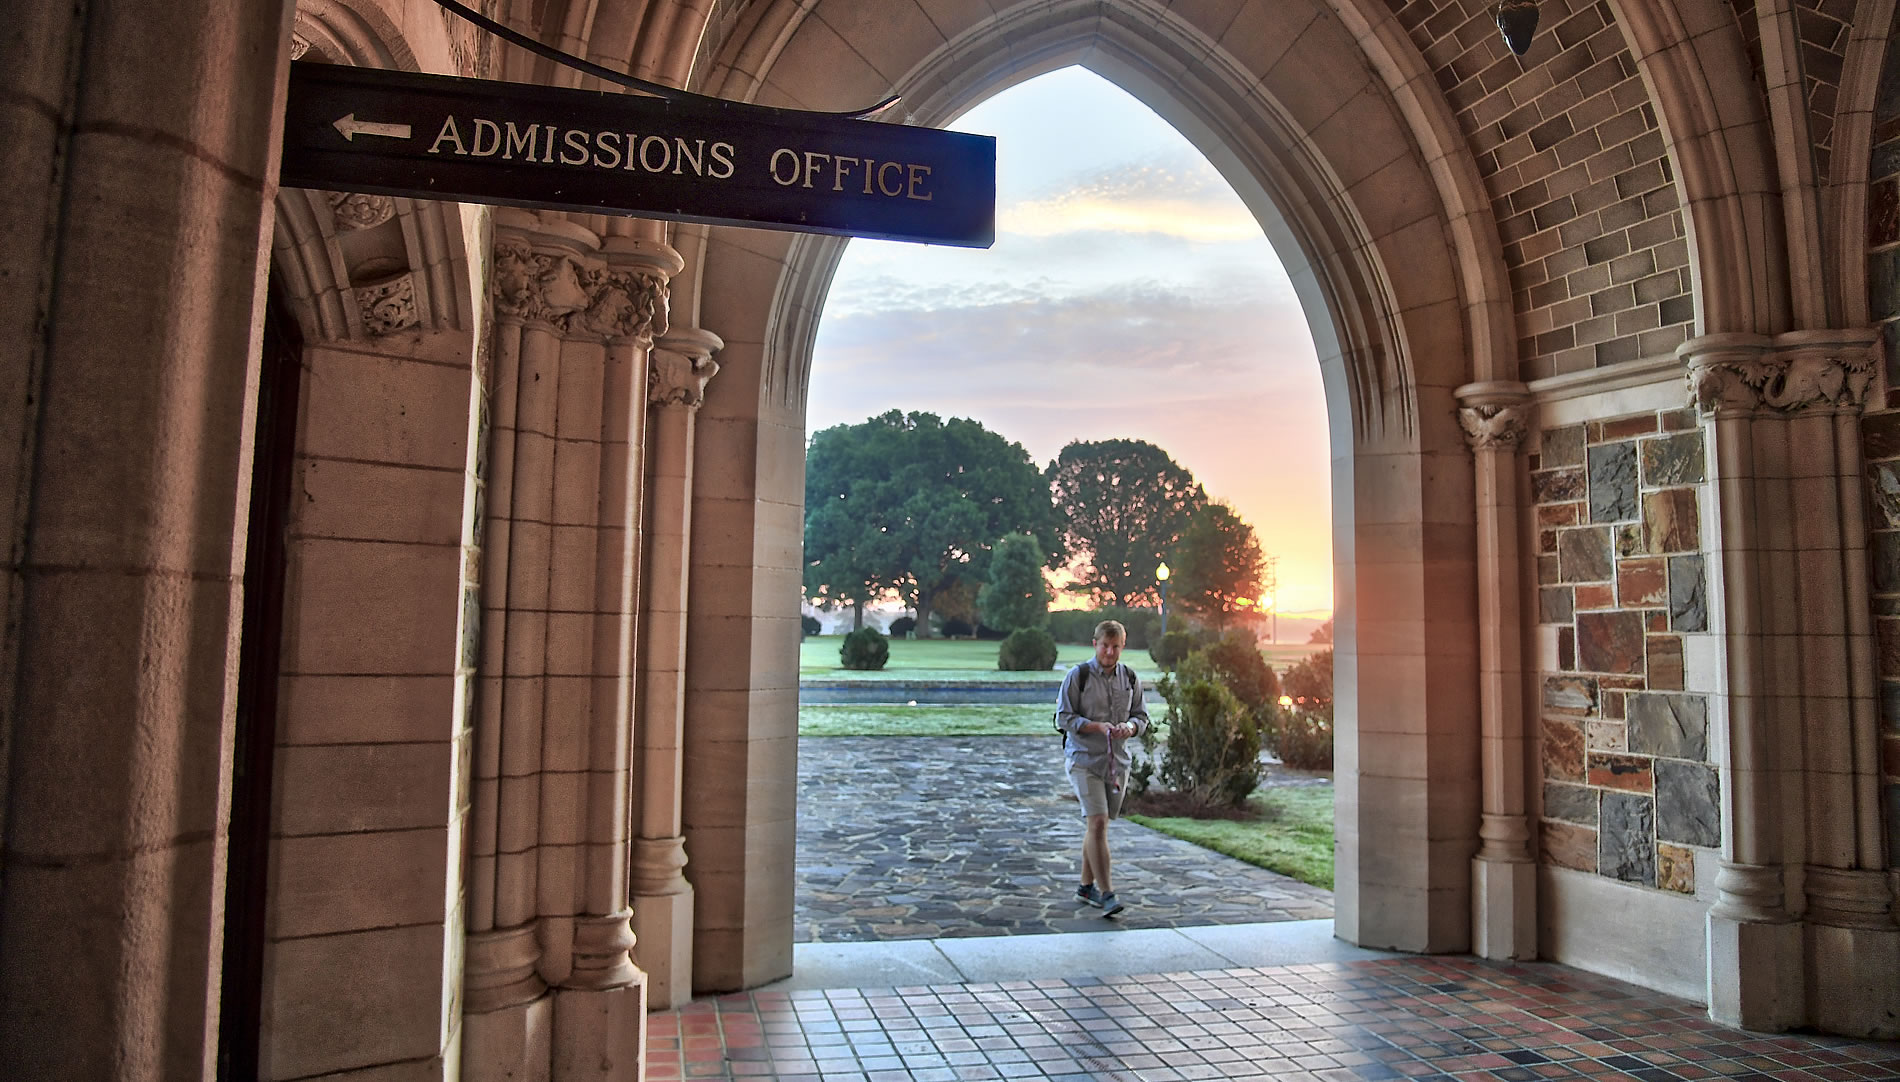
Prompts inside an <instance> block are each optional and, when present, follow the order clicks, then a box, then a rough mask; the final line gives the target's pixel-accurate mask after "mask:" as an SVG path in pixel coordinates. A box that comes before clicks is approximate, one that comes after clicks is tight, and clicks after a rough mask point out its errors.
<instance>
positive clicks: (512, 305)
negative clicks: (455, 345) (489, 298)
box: [490, 237, 589, 333]
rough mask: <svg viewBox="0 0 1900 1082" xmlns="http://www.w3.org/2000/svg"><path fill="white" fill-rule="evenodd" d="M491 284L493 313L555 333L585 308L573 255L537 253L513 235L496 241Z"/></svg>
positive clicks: (585, 292) (578, 272) (585, 291)
mask: <svg viewBox="0 0 1900 1082" xmlns="http://www.w3.org/2000/svg"><path fill="white" fill-rule="evenodd" d="M492 283H493V284H492V285H491V286H490V292H491V294H492V295H493V297H494V301H495V315H497V316H499V317H500V318H502V319H509V320H515V321H517V322H520V323H535V324H540V325H542V326H545V327H548V328H550V329H552V330H554V331H555V332H556V333H565V332H566V331H567V321H568V317H570V316H572V315H573V314H574V313H576V312H580V311H584V310H585V309H586V308H587V306H588V302H589V297H588V296H587V290H586V289H585V288H584V287H582V285H581V278H580V268H579V267H578V266H577V265H576V264H575V262H574V259H573V257H572V256H569V255H565V254H562V253H559V252H537V251H535V250H534V248H533V247H531V246H530V245H529V244H528V242H527V241H525V240H522V239H520V238H516V237H506V238H501V239H498V240H496V242H495V270H494V275H493V277H492Z"/></svg>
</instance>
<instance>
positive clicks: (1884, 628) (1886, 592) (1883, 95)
mask: <svg viewBox="0 0 1900 1082" xmlns="http://www.w3.org/2000/svg"><path fill="white" fill-rule="evenodd" d="M1869 173H1870V176H1869V177H1868V180H1869V186H1868V190H1867V262H1868V267H1867V291H1868V296H1867V300H1868V310H1869V311H1870V312H1871V313H1872V315H1873V318H1874V320H1875V321H1876V322H1877V323H1878V325H1879V326H1880V327H1881V330H1882V331H1883V332H1884V337H1885V339H1886V347H1887V372H1886V377H1887V378H1886V381H1885V382H1886V386H1887V392H1886V402H1885V407H1886V408H1885V409H1874V410H1871V411H1870V412H1869V413H1868V414H1867V416H1866V418H1865V419H1864V420H1863V421H1862V424H1861V436H1862V447H1863V450H1864V451H1865V454H1866V459H1867V473H1868V483H1869V490H1870V491H1869V493H1868V495H1869V499H1868V502H1867V506H1868V517H1869V520H1870V522H1871V524H1872V526H1873V529H1874V535H1873V538H1872V542H1873V549H1872V554H1871V555H1872V559H1871V563H1872V564H1873V576H1874V584H1873V591H1874V617H1875V622H1876V626H1877V627H1878V629H1879V632H1880V722H1881V726H1880V728H1881V751H1882V755H1881V762H1882V764H1883V766H1882V770H1883V771H1884V773H1885V774H1886V778H1887V786H1886V790H1887V845H1888V849H1889V860H1890V861H1891V862H1892V863H1893V864H1894V865H1895V866H1900V412H1894V411H1895V410H1896V408H1900V372H1896V367H1897V366H1900V49H1892V48H1889V50H1888V53H1887V59H1886V62H1885V64H1884V65H1883V66H1882V68H1881V72H1880V96H1879V98H1878V104H1877V105H1876V107H1875V112H1874V149H1873V160H1872V162H1871V164H1870V168H1869Z"/></svg>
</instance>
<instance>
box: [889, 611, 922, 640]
mask: <svg viewBox="0 0 1900 1082" xmlns="http://www.w3.org/2000/svg"><path fill="white" fill-rule="evenodd" d="M915 630H917V618H916V617H915V616H899V617H898V618H897V619H895V620H892V621H891V637H892V638H896V637H897V636H899V635H908V634H910V633H911V632H913V631H915Z"/></svg>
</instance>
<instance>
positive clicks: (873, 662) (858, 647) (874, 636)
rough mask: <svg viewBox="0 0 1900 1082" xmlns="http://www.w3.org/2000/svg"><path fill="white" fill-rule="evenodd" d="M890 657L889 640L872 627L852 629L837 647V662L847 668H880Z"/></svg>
mask: <svg viewBox="0 0 1900 1082" xmlns="http://www.w3.org/2000/svg"><path fill="white" fill-rule="evenodd" d="M890 659H891V640H889V639H887V638H885V637H884V635H883V633H882V632H880V631H878V629H877V628H874V627H866V628H859V629H858V630H856V631H853V632H852V633H851V634H849V635H846V636H845V637H844V644H843V645H841V646H839V647H838V662H839V664H841V665H843V666H844V667H845V668H847V669H881V668H883V667H884V663H885V662H887V661H889V660H890Z"/></svg>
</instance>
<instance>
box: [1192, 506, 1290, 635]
mask: <svg viewBox="0 0 1900 1082" xmlns="http://www.w3.org/2000/svg"><path fill="white" fill-rule="evenodd" d="M1172 562H1173V565H1174V566H1173V567H1172V568H1171V569H1170V570H1172V571H1173V573H1174V574H1173V578H1172V579H1171V580H1170V585H1171V587H1172V592H1173V595H1174V597H1175V600H1176V603H1177V604H1179V605H1180V606H1181V607H1182V608H1185V609H1187V610H1188V611H1189V612H1193V613H1197V614H1199V615H1200V616H1202V617H1203V618H1205V619H1207V620H1208V621H1209V622H1211V623H1213V624H1214V625H1215V626H1216V627H1225V626H1226V625H1227V620H1228V618H1229V617H1231V616H1232V615H1233V614H1234V613H1236V612H1239V611H1242V610H1244V609H1247V608H1249V607H1251V606H1253V605H1255V604H1257V603H1258V602H1259V600H1260V584H1261V581H1262V577H1263V575H1264V574H1265V572H1266V557H1265V556H1264V555H1263V554H1262V553H1261V551H1260V540H1259V539H1258V538H1256V537H1255V536H1254V532H1253V527H1252V526H1249V525H1247V523H1246V521H1245V520H1243V519H1242V518H1241V517H1240V516H1239V515H1238V514H1236V513H1235V512H1234V509H1233V508H1232V507H1229V506H1228V505H1227V504H1225V503H1223V502H1220V501H1218V500H1217V501H1215V502H1213V503H1210V504H1207V505H1206V506H1204V507H1202V508H1200V509H1199V510H1197V511H1196V512H1195V513H1194V518H1193V519H1192V521H1190V522H1189V523H1188V527H1187V529H1186V530H1185V531H1184V532H1183V533H1182V534H1181V542H1180V544H1178V545H1176V546H1175V549H1174V559H1173V561H1172Z"/></svg>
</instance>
